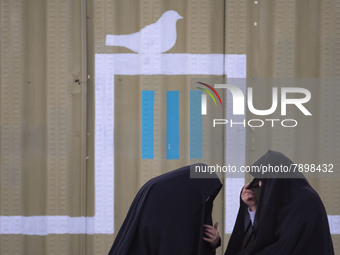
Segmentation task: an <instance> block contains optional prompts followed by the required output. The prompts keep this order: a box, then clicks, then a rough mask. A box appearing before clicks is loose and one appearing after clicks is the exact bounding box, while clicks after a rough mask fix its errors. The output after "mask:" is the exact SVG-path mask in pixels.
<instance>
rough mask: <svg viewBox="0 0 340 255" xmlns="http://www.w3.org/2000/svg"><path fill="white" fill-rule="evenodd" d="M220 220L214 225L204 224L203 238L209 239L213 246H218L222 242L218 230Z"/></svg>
mask: <svg viewBox="0 0 340 255" xmlns="http://www.w3.org/2000/svg"><path fill="white" fill-rule="evenodd" d="M217 227H218V222H216V223H215V225H214V226H210V225H206V224H205V225H204V237H203V240H204V241H207V242H208V243H209V244H210V245H211V246H212V247H213V248H217V247H218V246H219V245H218V244H219V242H220V234H219V233H218V231H217Z"/></svg>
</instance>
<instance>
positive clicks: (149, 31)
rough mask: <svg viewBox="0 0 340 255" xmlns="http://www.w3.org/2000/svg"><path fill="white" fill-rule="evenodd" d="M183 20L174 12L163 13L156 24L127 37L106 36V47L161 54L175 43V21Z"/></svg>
mask: <svg viewBox="0 0 340 255" xmlns="http://www.w3.org/2000/svg"><path fill="white" fill-rule="evenodd" d="M179 19H183V17H182V16H180V15H179V14H178V13H177V12H176V11H173V10H170V11H166V12H164V13H163V15H162V16H161V17H160V18H159V20H157V22H156V23H153V24H150V25H148V26H146V27H144V28H142V29H141V30H140V31H138V32H136V33H133V34H128V35H106V45H109V46H121V47H126V48H129V49H130V50H132V51H134V52H137V53H162V52H165V51H168V50H170V49H171V48H172V47H173V46H174V45H175V43H176V39H177V30H176V23H177V20H179Z"/></svg>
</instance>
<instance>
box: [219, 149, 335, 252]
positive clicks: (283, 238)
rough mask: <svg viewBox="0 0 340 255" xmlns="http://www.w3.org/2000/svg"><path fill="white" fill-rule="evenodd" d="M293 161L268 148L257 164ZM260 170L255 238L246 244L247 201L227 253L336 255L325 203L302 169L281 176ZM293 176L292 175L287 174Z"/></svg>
mask: <svg viewBox="0 0 340 255" xmlns="http://www.w3.org/2000/svg"><path fill="white" fill-rule="evenodd" d="M269 164H270V165H272V166H274V165H277V166H279V165H290V164H293V162H292V161H291V160H290V159H288V158H287V157H286V156H285V155H283V154H282V153H280V152H275V151H268V152H267V153H266V154H265V155H263V156H262V157H261V158H260V159H259V160H258V161H256V162H255V163H254V165H262V166H263V165H265V166H266V165H269ZM279 175H280V173H275V174H270V176H263V175H259V174H256V175H254V177H255V179H254V180H253V182H257V181H258V180H259V179H261V180H262V188H261V195H260V198H259V199H258V207H257V210H256V216H255V223H256V234H255V237H254V240H253V241H252V242H251V243H250V244H249V245H247V246H246V247H244V245H243V244H244V238H245V236H246V233H245V225H244V224H245V217H247V214H246V213H245V212H246V210H247V205H246V204H245V203H243V201H242V200H241V199H240V209H239V212H238V216H237V219H236V223H235V226H234V230H233V233H232V235H231V238H230V241H229V244H228V247H227V250H226V252H225V255H273V254H275V255H280V254H282V255H301V254H308V255H313V254H315V255H320V254H322V255H333V254H334V249H333V244H332V239H331V235H330V230H329V224H328V218H327V214H326V210H325V208H324V205H323V203H322V201H321V199H320V197H319V195H318V194H317V193H316V191H315V190H314V189H313V188H312V187H311V186H310V185H309V183H308V182H307V180H306V179H305V178H304V177H303V175H302V174H301V173H293V174H290V175H289V176H279ZM285 177H289V178H285Z"/></svg>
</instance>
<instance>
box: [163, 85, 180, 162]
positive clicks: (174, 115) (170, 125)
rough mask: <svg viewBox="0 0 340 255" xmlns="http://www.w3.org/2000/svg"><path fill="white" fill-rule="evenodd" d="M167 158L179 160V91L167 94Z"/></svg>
mask: <svg viewBox="0 0 340 255" xmlns="http://www.w3.org/2000/svg"><path fill="white" fill-rule="evenodd" d="M166 109H167V110H166V158H167V159H179V91H168V92H167V93H166Z"/></svg>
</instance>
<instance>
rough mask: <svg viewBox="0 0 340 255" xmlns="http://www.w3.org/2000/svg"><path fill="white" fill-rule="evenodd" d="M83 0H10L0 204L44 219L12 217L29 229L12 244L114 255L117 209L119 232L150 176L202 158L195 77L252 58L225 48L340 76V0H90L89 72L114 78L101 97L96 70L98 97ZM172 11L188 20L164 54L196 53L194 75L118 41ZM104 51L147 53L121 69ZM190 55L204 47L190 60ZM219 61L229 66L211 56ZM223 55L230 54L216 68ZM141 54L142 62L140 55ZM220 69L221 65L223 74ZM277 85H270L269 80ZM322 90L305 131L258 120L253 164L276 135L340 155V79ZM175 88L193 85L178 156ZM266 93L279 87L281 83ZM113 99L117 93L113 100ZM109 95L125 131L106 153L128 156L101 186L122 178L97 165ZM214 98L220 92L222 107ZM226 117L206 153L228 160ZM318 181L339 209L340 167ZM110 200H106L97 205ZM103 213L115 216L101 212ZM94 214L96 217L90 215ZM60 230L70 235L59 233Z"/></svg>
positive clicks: (183, 95) (2, 24) (252, 67)
mask: <svg viewBox="0 0 340 255" xmlns="http://www.w3.org/2000/svg"><path fill="white" fill-rule="evenodd" d="M82 3H84V2H81V1H75V0H62V1H59V0H58V1H56V0H49V1H43V0H33V1H22V0H16V1H9V0H2V1H0V5H1V6H0V12H1V18H0V33H1V37H0V66H1V71H0V72H1V73H0V77H1V84H0V128H1V129H0V183H1V185H0V215H1V217H3V216H25V217H26V216H27V217H30V218H29V219H28V218H20V217H17V218H13V217H10V218H1V221H0V230H1V233H9V232H11V231H12V232H13V231H16V233H17V234H11V235H8V234H7V235H6V234H1V236H0V254H106V253H107V252H108V250H109V248H110V246H111V244H112V241H113V239H114V236H115V234H104V233H112V230H111V229H113V220H114V233H117V231H118V229H119V227H120V225H121V223H122V221H123V219H124V217H125V215H126V212H127V210H128V207H129V206H130V204H131V201H132V199H133V197H134V196H135V194H136V192H137V191H138V189H139V188H140V187H141V185H143V184H144V183H145V182H146V181H147V180H149V179H150V178H151V177H153V176H156V175H159V174H161V173H164V172H166V171H169V170H171V169H174V168H177V167H179V166H183V165H186V164H189V163H190V162H193V161H196V159H195V160H193V159H190V144H189V140H190V123H189V119H190V116H189V111H190V108H189V106H190V101H189V95H190V90H191V81H192V80H193V79H206V78H209V79H214V78H222V79H223V78H225V74H226V73H225V70H229V69H228V68H230V69H232V70H234V72H237V71H238V70H235V69H238V68H240V65H238V64H236V63H235V62H233V61H229V62H228V61H227V60H226V58H225V57H223V59H222V61H220V60H216V59H218V56H223V55H224V54H245V55H246V58H247V61H246V62H247V75H248V77H254V78H264V77H274V78H277V77H281V78H287V77H313V78H315V77H316V78H317V77H337V76H339V72H340V69H339V66H340V65H339V64H338V63H339V56H340V55H339V43H340V41H339V37H340V34H339V33H340V30H339V29H340V28H339V26H338V24H339V18H340V15H338V14H339V8H340V2H339V0H325V1H317V0H313V1H311V0H299V1H294V0H288V1H287V0H285V1H283V0H278V1H270V0H259V1H255V0H254V1H245V0H227V1H223V0H219V1H207V0H190V1H180V0H178V1H161V0H143V1H138V2H136V1H126V0H124V1H123V0H122V1H114V0H105V1H102V0H97V1H88V14H87V24H88V32H89V34H88V44H89V49H88V60H89V67H90V71H89V73H90V74H91V78H93V77H94V78H95V79H96V81H97V79H98V81H99V82H101V79H102V80H107V79H113V81H112V84H114V88H112V87H111V88H109V89H108V90H107V91H101V93H102V94H103V95H105V92H106V94H108V97H107V99H108V101H105V100H103V102H101V101H100V100H101V98H100V97H99V98H96V99H95V96H96V93H97V92H96V89H100V88H99V87H98V84H95V82H94V79H91V83H90V85H91V86H90V89H89V90H88V93H89V98H88V101H87V100H86V93H87V91H86V80H84V76H85V77H86V70H84V69H85V68H84V66H83V64H82V63H83V60H84V59H82V58H83V57H84V55H82V50H83V48H82V47H85V46H84V44H82V31H81V27H82V24H81V22H82V19H83V18H84V16H82V10H83V9H82ZM167 10H175V11H177V12H178V13H179V14H180V15H181V16H182V17H183V18H184V19H180V20H178V21H177V25H176V27H177V40H176V43H175V45H174V46H173V47H172V48H171V49H169V50H168V51H166V52H165V53H162V54H159V55H162V56H164V55H165V54H168V55H169V54H176V55H171V57H174V58H178V59H181V60H183V61H186V62H185V63H186V64H185V66H186V67H188V66H189V67H190V68H188V70H189V69H190V70H191V72H192V73H190V74H186V73H185V71H183V72H181V73H180V74H177V75H176V74H174V75H170V74H169V73H167V70H163V69H164V68H165V67H164V66H166V65H167V64H168V62H169V61H168V62H161V59H162V57H160V56H156V57H154V58H152V57H150V58H142V57H140V56H139V54H136V53H134V52H132V51H131V50H129V49H127V48H124V47H116V46H108V45H106V35H108V34H111V35H121V34H130V33H134V32H136V31H139V30H140V29H141V28H143V27H145V26H147V25H149V24H152V23H154V22H156V21H157V19H158V18H159V17H160V16H161V15H162V14H163V13H164V12H165V11H167ZM121 53H126V54H125V55H124V56H123V54H121ZM101 54H110V55H113V54H115V55H114V57H115V58H116V59H117V58H120V59H122V60H124V58H126V59H130V61H131V59H132V58H136V59H139V61H141V62H140V63H139V65H138V66H139V67H140V69H141V70H142V71H141V72H136V73H135V74H126V73H123V72H121V73H119V74H115V75H113V74H112V75H111V76H110V73H108V71H109V72H110V70H107V69H105V66H106V68H107V67H108V66H109V67H111V66H110V65H112V63H111V62H107V63H106V62H105V63H98V64H97V66H96V64H95V56H98V55H101ZM118 54H121V55H118ZM180 54H182V55H180ZM185 54H187V55H185ZM189 54H190V55H195V58H193V60H190V61H189V60H187V59H186V57H187V56H188V55H189ZM212 54H216V55H214V56H212V57H211V58H210V57H209V56H208V55H212ZM217 54H219V55H217ZM136 55H138V56H136ZM198 55H199V56H198ZM130 57H131V58H130ZM215 57H216V58H215ZM150 61H155V63H160V64H159V65H158V67H159V68H158V69H157V70H158V72H156V73H154V74H152V75H145V74H150V72H151V73H152V72H153V71H152V70H151V69H148V68H149V67H150V66H151V65H150ZM157 61H158V62H157ZM199 61H200V62H199ZM209 61H216V62H214V63H216V64H215V65H214V66H210V65H209ZM218 61H220V62H218ZM115 63H120V62H115ZM221 63H222V65H228V66H227V67H226V66H223V67H221V70H222V71H216V70H217V69H216V68H217V66H219V65H221ZM244 63H245V62H244ZM128 64H130V65H131V68H130V69H132V68H133V66H132V65H133V63H132V62H131V63H128ZM180 64H181V63H178V66H179V65H180ZM202 66H203V67H204V68H201V67H202ZM97 67H100V68H101V67H103V72H102V73H100V72H99V73H97V72H95V70H97V69H96V68H97ZM100 68H99V69H100ZM115 68H118V69H119V68H120V67H115ZM162 68H163V69H162ZM200 68H201V69H200ZM214 68H215V69H214ZM121 70H122V68H121V69H120V71H121ZM192 70H204V71H206V73H204V75H198V73H199V72H196V73H195V72H193V71H192ZM210 71H211V72H213V73H214V75H209V74H210V73H209V72H210ZM112 72H113V69H112ZM143 72H144V73H143ZM164 73H166V74H164ZM101 74H103V75H104V74H109V76H108V77H106V76H105V77H104V76H101ZM95 75H96V76H98V77H95ZM76 80H77V82H75V81H76ZM110 81H111V80H110ZM248 85H249V84H248ZM270 86H271V85H270V84H261V86H259V87H258V89H263V90H264V89H266V88H270ZM144 90H152V91H154V92H155V96H154V106H155V108H154V109H155V111H154V148H153V150H154V155H153V156H154V157H153V159H142V157H141V132H140V130H141V120H142V116H141V114H142V113H141V106H142V102H141V100H142V96H141V95H142V91H144ZM311 90H312V94H313V95H317V100H316V101H314V102H316V103H315V104H314V105H312V106H311V108H312V109H313V120H312V121H311V122H308V123H305V122H304V120H303V119H298V120H299V121H301V123H302V124H303V125H305V126H306V125H310V126H309V127H308V129H304V130H301V129H296V131H294V132H293V131H291V130H284V129H268V128H262V129H256V130H250V129H246V130H247V132H246V147H245V148H244V151H246V157H245V158H246V163H252V162H253V161H254V160H255V159H256V158H257V157H258V156H259V155H260V154H262V153H263V150H265V149H267V148H268V147H270V148H273V149H276V150H281V151H283V152H286V154H287V155H288V156H290V157H292V159H294V160H295V161H297V162H298V161H300V160H301V161H313V160H317V161H325V162H332V163H334V164H336V165H339V163H340V162H338V161H339V157H338V152H339V148H338V146H339V145H338V144H339V140H340V137H339V133H338V128H337V122H336V120H337V119H339V116H338V115H339V111H338V110H337V109H339V105H338V104H339V103H337V102H338V101H337V98H338V97H339V93H340V91H339V90H338V87H335V86H334V87H331V86H330V85H329V84H327V83H326V82H324V83H323V84H320V86H318V87H314V88H311ZM167 91H179V97H180V102H179V103H180V112H179V130H180V141H179V151H180V154H179V155H180V158H179V159H178V160H173V159H171V160H170V159H167V158H166V150H167V147H166V146H167V144H166V129H167V126H166V120H167V117H166V113H167V108H166V94H167ZM102 94H101V95H102ZM110 95H111V96H113V95H114V98H110ZM265 95H266V96H268V98H269V99H270V93H269V92H268V91H266V94H265ZM182 99H186V100H182ZM113 102H114V105H110V104H113ZM97 103H103V107H104V108H103V109H106V108H105V107H106V106H107V108H108V109H109V110H110V113H111V111H112V116H109V118H107V121H108V123H111V124H112V123H113V122H114V123H115V125H114V127H112V128H111V129H110V131H112V132H114V157H113V155H109V154H105V157H106V156H108V157H110V160H112V164H113V162H114V182H115V183H114V184H115V185H113V184H112V185H111V186H110V183H109V185H106V183H105V185H102V186H100V185H99V184H100V182H97V180H98V176H99V177H100V178H102V179H103V178H104V179H105V177H106V178H107V179H108V180H113V172H110V169H109V171H108V172H110V174H109V175H108V176H103V173H99V172H98V171H97V172H96V170H97V169H95V161H94V157H95V151H94V148H95V138H94V134H95V132H97V131H98V130H95V128H94V127H95V122H96V121H97V120H98V119H105V118H106V117H107V116H106V115H105V113H103V114H102V115H101V116H99V115H100V114H98V112H96V109H95V105H96V104H97ZM210 103H211V105H210ZM255 103H258V104H257V105H258V106H259V107H261V106H263V107H266V106H268V105H269V104H270V100H262V98H259V99H256V98H255ZM105 105H106V106H105ZM212 107H213V104H212V102H209V104H208V108H209V109H212ZM314 112H315V114H314ZM220 113H221V112H218V113H216V114H220ZM86 114H87V115H88V116H89V119H88V120H87V119H86ZM96 114H97V115H96ZM113 115H114V116H113ZM277 117H279V116H277ZM212 118H213V116H212V115H210V116H206V117H203V118H202V119H203V122H202V125H203V126H202V134H204V135H203V137H202V143H203V148H204V149H203V158H202V161H206V162H214V163H216V162H221V163H223V148H224V146H223V141H224V140H223V139H222V138H221V137H223V130H222V128H221V129H219V130H218V131H217V132H216V130H214V129H212V128H211V127H210V126H209V123H211V120H212ZM86 121H87V125H88V131H87V132H88V136H86V128H85V122H86ZM102 135H103V136H102V137H101V138H103V139H104V140H105V138H108V136H110V137H111V138H112V141H113V133H108V134H107V133H105V132H104V133H103V134H102ZM227 139H228V133H227ZM108 141H109V142H111V140H109V139H107V141H103V143H104V142H108ZM87 142H88V147H87V148H86V143H87ZM111 145H112V144H111ZM302 145H303V146H302ZM105 146H110V144H109V145H105ZM103 148H106V147H100V148H98V151H100V152H103V153H105V151H103ZM111 149H112V152H113V148H111ZM86 150H87V151H88V156H89V159H88V165H87V166H88V167H87V171H86V169H85V165H86V162H85V156H86V155H85V151H86ZM109 152H110V153H111V150H110V151H109ZM106 153H107V152H106ZM112 154H113V153H112ZM244 156H245V155H244ZM104 161H105V159H104ZM110 162H111V161H110ZM105 166H106V167H107V166H108V165H104V167H105ZM109 167H111V166H110V165H109ZM228 183H229V182H228ZM311 183H312V184H313V186H314V187H315V188H316V189H317V190H318V192H319V193H320V196H321V197H322V199H323V201H324V203H325V206H326V209H327V211H328V213H329V214H331V215H339V214H340V209H339V206H340V205H339V203H338V201H340V200H339V194H338V192H334V191H338V190H339V189H338V187H339V179H321V180H319V179H312V180H311ZM96 185H97V186H96ZM230 185H232V184H230ZM107 186H109V187H107ZM236 186H237V185H236ZM113 188H114V191H115V192H114V200H113V197H112V196H113V194H112V193H113ZM99 193H100V194H99ZM236 193H238V192H236ZM98 201H99V202H100V203H101V204H100V206H97V207H95V205H96V203H97V202H98ZM112 203H114V211H113V212H112V210H111V209H112V208H105V206H108V207H112ZM224 203H225V202H224V198H223V192H221V194H220V195H219V197H218V198H217V199H216V202H215V209H214V211H215V212H214V213H215V215H214V218H215V220H218V221H219V222H220V223H224V224H220V233H221V235H222V233H223V232H224V229H225V228H224V226H223V225H226V224H227V222H224V221H225V219H224V215H225V212H224V209H223V208H224ZM97 205H98V204H97ZM111 212H112V215H111V214H110V213H111ZM98 213H101V214H102V216H101V217H100V218H95V217H96V215H97V216H98ZM48 215H49V216H53V217H54V216H56V215H57V216H58V218H52V217H50V218H49V217H48ZM32 216H41V217H32ZM59 216H61V217H60V218H59ZM69 216H70V217H69ZM86 216H88V217H89V218H86V219H85V218H84V217H86ZM111 216H112V218H111V219H108V218H107V217H111ZM105 217H106V218H105ZM30 220H32V221H30ZM226 220H227V221H228V219H226ZM23 222H26V223H27V222H32V223H30V224H28V225H25V224H23ZM42 222H43V223H42ZM228 224H229V225H230V224H231V223H230V222H228ZM231 225H232V224H231ZM335 226H336V225H335ZM98 229H100V230H98ZM56 230H57V231H58V233H59V234H49V235H47V236H46V234H48V233H51V231H52V232H53V231H56ZM6 231H7V232H6ZM77 231H78V232H77ZM96 231H97V232H96ZM22 233H26V234H27V233H35V234H37V233H39V234H40V235H42V236H39V235H23V234H22ZM69 233H89V234H90V235H83V234H69ZM94 233H97V234H94ZM99 233H101V234H99ZM92 234H93V235H92ZM228 237H229V235H227V234H225V235H223V238H224V240H223V246H222V247H221V248H219V249H218V254H222V251H224V250H225V248H226V244H227V241H228ZM333 241H334V246H335V249H336V253H337V252H339V250H340V238H339V235H333Z"/></svg>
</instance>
